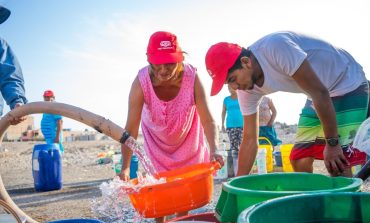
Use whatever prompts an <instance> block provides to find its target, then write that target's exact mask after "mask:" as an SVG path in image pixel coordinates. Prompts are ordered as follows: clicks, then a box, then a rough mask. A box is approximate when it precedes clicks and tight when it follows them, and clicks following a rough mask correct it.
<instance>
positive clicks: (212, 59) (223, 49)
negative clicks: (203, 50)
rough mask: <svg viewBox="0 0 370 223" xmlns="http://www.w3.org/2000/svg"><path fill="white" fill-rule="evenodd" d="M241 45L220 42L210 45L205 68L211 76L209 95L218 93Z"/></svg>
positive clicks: (237, 55) (239, 51) (240, 49)
mask: <svg viewBox="0 0 370 223" xmlns="http://www.w3.org/2000/svg"><path fill="white" fill-rule="evenodd" d="M241 52H242V47H240V46H239V45H237V44H233V43H226V42H220V43H216V44H215V45H213V46H211V47H210V48H209V50H208V52H207V54H206V68H207V71H208V73H209V75H210V76H211V77H212V80H213V82H212V88H211V96H214V95H216V94H218V92H220V91H221V89H222V86H223V85H224V84H225V81H226V77H227V73H228V71H229V69H230V68H231V67H232V66H233V65H234V63H235V62H236V60H237V59H238V57H239V55H240V53H241Z"/></svg>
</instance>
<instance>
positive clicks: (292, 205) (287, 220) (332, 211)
mask: <svg viewBox="0 0 370 223" xmlns="http://www.w3.org/2000/svg"><path fill="white" fill-rule="evenodd" d="M369 205H370V193H356V192H339V193H328V192H325V193H316V194H300V195H293V196H288V197H282V198H276V199H273V200H269V201H265V202H262V203H259V204H256V205H254V206H251V207H250V208H248V209H246V210H244V211H243V212H242V213H241V214H240V215H239V217H238V223H239V222H240V223H247V222H248V223H269V222H271V223H279V222H284V223H293V222H294V223H316V222H320V223H321V222H347V223H348V222H353V223H354V222H356V223H358V222H370V211H369V210H368V209H369Z"/></svg>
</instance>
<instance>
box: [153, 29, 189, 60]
mask: <svg viewBox="0 0 370 223" xmlns="http://www.w3.org/2000/svg"><path fill="white" fill-rule="evenodd" d="M146 55H147V57H148V61H149V63H151V64H166V63H179V62H182V61H184V55H183V51H182V50H181V48H180V46H179V43H178V42H177V37H176V35H175V34H172V33H169V32H164V31H159V32H155V33H153V34H152V36H151V37H150V39H149V44H148V48H147V51H146Z"/></svg>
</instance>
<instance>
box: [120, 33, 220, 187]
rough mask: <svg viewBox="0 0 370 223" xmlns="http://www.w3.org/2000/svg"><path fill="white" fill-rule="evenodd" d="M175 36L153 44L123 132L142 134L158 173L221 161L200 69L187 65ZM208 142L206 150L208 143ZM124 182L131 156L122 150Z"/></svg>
mask: <svg viewBox="0 0 370 223" xmlns="http://www.w3.org/2000/svg"><path fill="white" fill-rule="evenodd" d="M183 53H184V52H183V51H182V50H181V48H180V46H179V44H178V42H177V37H176V35H174V34H172V33H169V32H162V31H160V32H156V33H154V34H153V35H152V36H151V37H150V40H149V44H148V47H147V58H148V62H149V65H148V66H145V67H144V68H142V69H141V70H140V71H139V73H138V75H137V77H136V78H135V80H134V82H133V84H132V86H131V91H130V96H129V110H128V116H127V121H126V127H125V129H126V130H127V131H128V133H130V134H131V135H132V136H133V137H134V138H136V137H137V136H138V131H139V126H140V122H141V130H142V134H143V136H144V150H145V152H146V154H147V156H148V157H149V159H150V160H151V162H152V163H153V166H154V168H155V170H156V171H157V172H162V171H168V170H171V169H175V168H180V167H185V166H189V165H193V164H197V163H203V162H209V161H210V160H217V161H219V162H220V163H221V164H222V165H223V160H222V156H220V155H217V154H215V151H216V148H217V145H218V135H217V128H216V124H215V121H214V119H213V117H212V115H211V112H210V109H209V107H208V105H207V101H206V95H205V92H204V89H203V86H202V84H201V82H200V80H199V77H198V75H197V70H196V69H195V68H194V67H193V66H191V65H190V64H186V63H184V62H183V61H184V55H183ZM205 138H206V139H207V142H208V146H209V148H208V146H207V144H206V142H205ZM122 155H123V164H122V171H121V173H120V178H121V179H122V180H129V176H130V168H129V164H130V160H131V156H132V151H131V150H130V149H129V148H128V147H127V146H125V145H123V146H122Z"/></svg>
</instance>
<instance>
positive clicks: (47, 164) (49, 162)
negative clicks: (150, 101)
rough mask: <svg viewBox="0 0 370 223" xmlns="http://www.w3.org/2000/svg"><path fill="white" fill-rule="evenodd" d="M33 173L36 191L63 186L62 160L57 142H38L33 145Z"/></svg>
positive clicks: (56, 188) (57, 188)
mask: <svg viewBox="0 0 370 223" xmlns="http://www.w3.org/2000/svg"><path fill="white" fill-rule="evenodd" d="M32 175H33V180H34V184H35V190H36V191H50V190H59V189H61V188H62V161H61V157H60V152H59V148H58V145H57V144H37V145H35V146H34V147H33V153H32Z"/></svg>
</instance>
